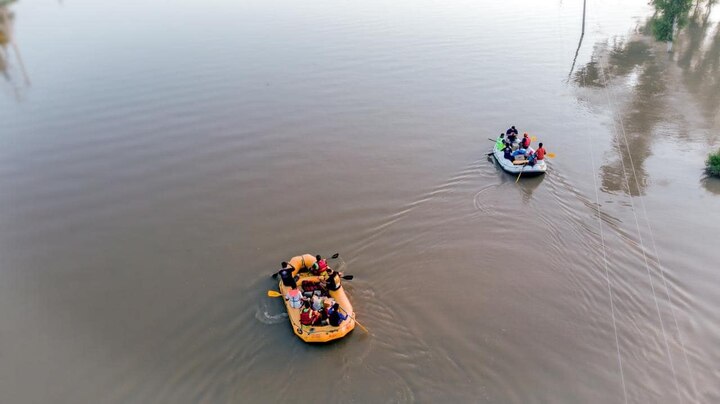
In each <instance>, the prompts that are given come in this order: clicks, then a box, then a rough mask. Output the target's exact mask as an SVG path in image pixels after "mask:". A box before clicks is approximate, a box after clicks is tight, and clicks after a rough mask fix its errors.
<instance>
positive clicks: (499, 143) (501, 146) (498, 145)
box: [495, 133, 505, 150]
mask: <svg viewBox="0 0 720 404" xmlns="http://www.w3.org/2000/svg"><path fill="white" fill-rule="evenodd" d="M495 148H496V149H498V150H502V149H504V148H505V134H504V133H501V134H500V137H498V138H497V140H496V141H495Z"/></svg>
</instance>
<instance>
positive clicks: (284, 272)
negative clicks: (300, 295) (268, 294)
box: [278, 261, 297, 288]
mask: <svg viewBox="0 0 720 404" xmlns="http://www.w3.org/2000/svg"><path fill="white" fill-rule="evenodd" d="M280 265H281V266H282V269H280V271H279V272H278V273H279V274H280V279H282V283H283V285H285V286H289V287H292V288H297V282H296V281H295V277H293V268H292V267H291V266H290V265H289V264H288V263H287V262H284V261H283V263H282V264H280Z"/></svg>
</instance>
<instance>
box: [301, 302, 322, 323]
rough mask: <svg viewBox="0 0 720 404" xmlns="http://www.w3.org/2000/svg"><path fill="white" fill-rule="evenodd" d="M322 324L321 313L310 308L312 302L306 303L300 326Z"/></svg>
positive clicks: (302, 311)
mask: <svg viewBox="0 0 720 404" xmlns="http://www.w3.org/2000/svg"><path fill="white" fill-rule="evenodd" d="M319 322H320V313H318V312H317V311H315V310H313V309H312V307H310V302H309V301H307V300H306V301H305V302H304V303H303V308H302V310H300V324H302V325H316V324H318V323H319Z"/></svg>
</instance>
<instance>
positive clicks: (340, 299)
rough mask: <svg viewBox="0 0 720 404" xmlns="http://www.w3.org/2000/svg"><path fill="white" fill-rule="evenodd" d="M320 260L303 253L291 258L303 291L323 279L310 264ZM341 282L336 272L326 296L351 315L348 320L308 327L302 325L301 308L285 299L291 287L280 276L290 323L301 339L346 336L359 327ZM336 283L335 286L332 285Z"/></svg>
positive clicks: (323, 339)
mask: <svg viewBox="0 0 720 404" xmlns="http://www.w3.org/2000/svg"><path fill="white" fill-rule="evenodd" d="M316 261H317V260H316V259H315V257H314V256H312V255H310V254H304V255H299V256H297V257H293V258H292V259H291V260H290V261H288V263H289V264H290V265H291V266H292V268H293V272H292V275H293V277H294V278H295V279H296V283H297V287H298V289H300V292H306V291H305V290H304V289H303V283H305V284H306V285H309V284H318V283H319V282H320V277H319V276H316V275H312V274H311V273H310V272H309V269H310V267H312V266H313V264H315V262H316ZM341 282H342V281H341V278H340V276H339V275H337V273H336V275H335V276H334V282H328V287H327V288H324V289H323V290H322V291H323V292H324V295H325V298H327V297H330V298H331V299H332V300H334V301H335V303H337V304H339V305H340V311H341V312H342V313H344V314H346V315H347V319H346V320H344V321H342V322H341V323H340V325H339V326H337V327H335V326H332V325H313V326H308V325H302V324H300V310H301V309H298V308H294V307H292V306H291V305H290V301H289V300H287V299H285V298H284V297H285V296H286V295H287V292H288V291H289V290H290V289H291V287H290V286H287V285H285V283H284V282H283V280H282V278H281V279H280V281H279V282H278V288H279V290H280V293H281V294H282V296H283V302H285V309H287V313H288V319H289V320H290V325H291V326H292V329H293V332H294V333H295V335H297V336H298V338H300V339H301V340H303V341H305V342H329V341H332V340H336V339H339V338H342V337H344V336H346V335H347V334H348V333H350V331H352V330H353V329H354V328H355V320H354V317H355V313H354V312H353V308H352V304H350V300H349V299H348V297H347V294H345V289H344V288H343V287H342V284H341ZM333 283H334V285H332V284H333ZM333 286H334V288H333Z"/></svg>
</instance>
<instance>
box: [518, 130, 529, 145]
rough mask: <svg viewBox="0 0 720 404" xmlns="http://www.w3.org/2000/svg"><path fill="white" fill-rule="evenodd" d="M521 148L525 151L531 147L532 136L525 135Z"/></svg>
mask: <svg viewBox="0 0 720 404" xmlns="http://www.w3.org/2000/svg"><path fill="white" fill-rule="evenodd" d="M520 147H521V148H523V149H527V148H528V147H530V136H529V135H528V134H527V132H525V133H523V138H522V141H521V142H520Z"/></svg>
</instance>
